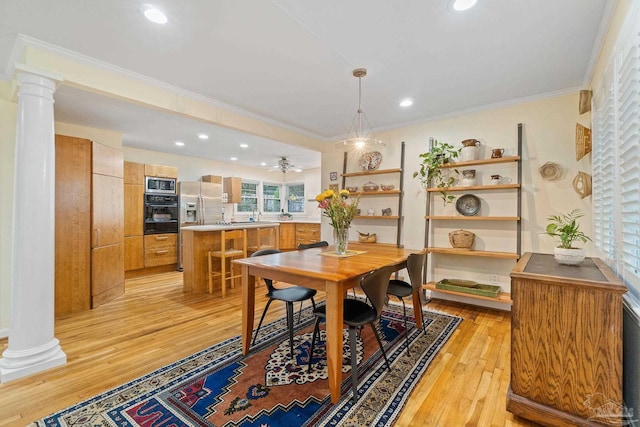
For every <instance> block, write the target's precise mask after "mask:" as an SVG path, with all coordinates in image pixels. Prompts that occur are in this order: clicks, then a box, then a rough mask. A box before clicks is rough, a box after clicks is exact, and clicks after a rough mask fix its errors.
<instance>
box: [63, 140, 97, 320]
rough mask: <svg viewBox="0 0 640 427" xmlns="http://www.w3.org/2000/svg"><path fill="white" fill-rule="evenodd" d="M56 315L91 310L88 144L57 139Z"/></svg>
mask: <svg viewBox="0 0 640 427" xmlns="http://www.w3.org/2000/svg"><path fill="white" fill-rule="evenodd" d="M55 144H56V178H55V179H56V195H55V200H56V211H55V212H56V220H55V314H56V316H65V315H68V314H72V313H77V312H81V311H85V310H89V309H90V308H91V144H89V143H88V141H87V140H85V139H80V138H71V137H66V136H60V135H56V138H55Z"/></svg>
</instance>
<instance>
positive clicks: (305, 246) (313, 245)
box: [298, 240, 329, 249]
mask: <svg viewBox="0 0 640 427" xmlns="http://www.w3.org/2000/svg"><path fill="white" fill-rule="evenodd" d="M325 246H329V243H327V242H325V241H324V240H322V241H320V242H315V243H300V244H299V245H298V249H311V248H324V247H325Z"/></svg>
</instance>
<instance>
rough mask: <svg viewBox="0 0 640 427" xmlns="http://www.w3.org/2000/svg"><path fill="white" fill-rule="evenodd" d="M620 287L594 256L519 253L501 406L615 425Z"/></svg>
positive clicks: (531, 415)
mask: <svg viewBox="0 0 640 427" xmlns="http://www.w3.org/2000/svg"><path fill="white" fill-rule="evenodd" d="M626 290H627V289H626V287H625V286H624V285H623V284H622V283H621V282H620V280H619V279H618V278H617V277H616V276H615V275H614V274H613V272H612V271H611V270H610V269H609V268H608V267H607V266H606V265H604V263H603V262H602V261H601V260H600V259H598V258H587V259H585V261H584V262H583V263H582V265H580V266H565V265H559V264H557V263H556V262H555V260H554V258H553V255H550V254H537V253H527V254H525V255H524V256H523V257H522V259H521V260H520V261H519V262H518V264H517V265H516V266H515V267H514V269H513V271H512V273H511V296H512V299H513V307H512V313H511V315H512V326H511V385H510V387H509V391H508V394H507V410H508V411H510V412H512V413H514V414H516V415H519V416H521V417H523V418H527V419H530V420H532V421H535V422H537V423H540V424H543V425H552V426H566V425H581V426H591V425H593V426H597V425H621V420H622V418H619V419H616V418H617V417H619V416H620V415H621V413H620V411H622V409H623V406H622V405H623V403H622V295H623V294H624V293H625V292H626ZM617 411H618V413H617V414H616V412H617Z"/></svg>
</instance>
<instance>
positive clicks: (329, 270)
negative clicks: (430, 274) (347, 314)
mask: <svg viewBox="0 0 640 427" xmlns="http://www.w3.org/2000/svg"><path fill="white" fill-rule="evenodd" d="M349 251H351V252H354V253H355V254H353V255H350V256H340V257H338V256H335V251H334V248H333V247H331V246H329V247H323V248H312V249H306V250H298V251H292V252H281V253H277V254H272V255H264V256H259V257H249V258H243V259H239V260H234V261H233V262H234V263H235V264H239V265H240V266H241V268H242V352H243V354H248V353H249V351H250V347H251V338H252V334H253V322H254V316H255V278H256V277H267V278H269V279H272V280H276V281H281V282H286V283H291V284H295V285H300V286H305V287H307V288H311V289H316V290H319V291H323V292H325V294H326V306H327V318H326V335H327V365H328V374H329V378H328V380H329V389H330V390H331V401H332V402H333V403H337V402H338V400H339V399H340V384H341V382H342V369H341V364H342V347H343V346H342V329H343V299H344V297H345V295H346V292H347V290H348V289H350V288H353V287H355V286H357V285H358V284H359V283H360V278H361V277H362V276H363V275H365V274H367V273H368V272H370V271H372V270H376V269H378V268H381V267H385V266H393V267H395V268H396V270H401V269H403V268H405V267H406V261H407V257H408V256H409V254H411V253H415V252H419V251H417V250H408V249H403V248H397V247H395V246H391V245H382V244H373V245H372V244H358V243H350V244H349ZM356 252H357V253H356ZM421 305H422V304H421V301H420V295H419V294H415V295H414V297H413V308H414V313H415V319H416V322H418V327H419V328H421V327H422V316H421V315H420V310H421Z"/></svg>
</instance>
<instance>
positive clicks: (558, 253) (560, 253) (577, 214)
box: [545, 209, 591, 265]
mask: <svg viewBox="0 0 640 427" xmlns="http://www.w3.org/2000/svg"><path fill="white" fill-rule="evenodd" d="M583 216H584V215H583V214H582V211H581V210H580V209H574V210H573V211H571V212H570V213H568V214H561V215H549V216H548V217H547V221H548V222H549V224H548V225H547V228H546V230H545V232H546V234H548V235H549V236H552V237H557V238H558V239H559V240H560V245H558V246H556V247H555V248H554V249H553V253H554V257H555V259H556V262H557V263H558V264H564V265H578V264H580V263H581V262H582V261H584V257H585V254H584V249H583V248H577V247H575V246H574V242H576V241H578V240H579V241H582V243H587V241H589V240H591V239H590V238H589V237H588V236H587V235H586V234H584V233H583V232H582V231H580V224H578V218H581V217H583Z"/></svg>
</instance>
